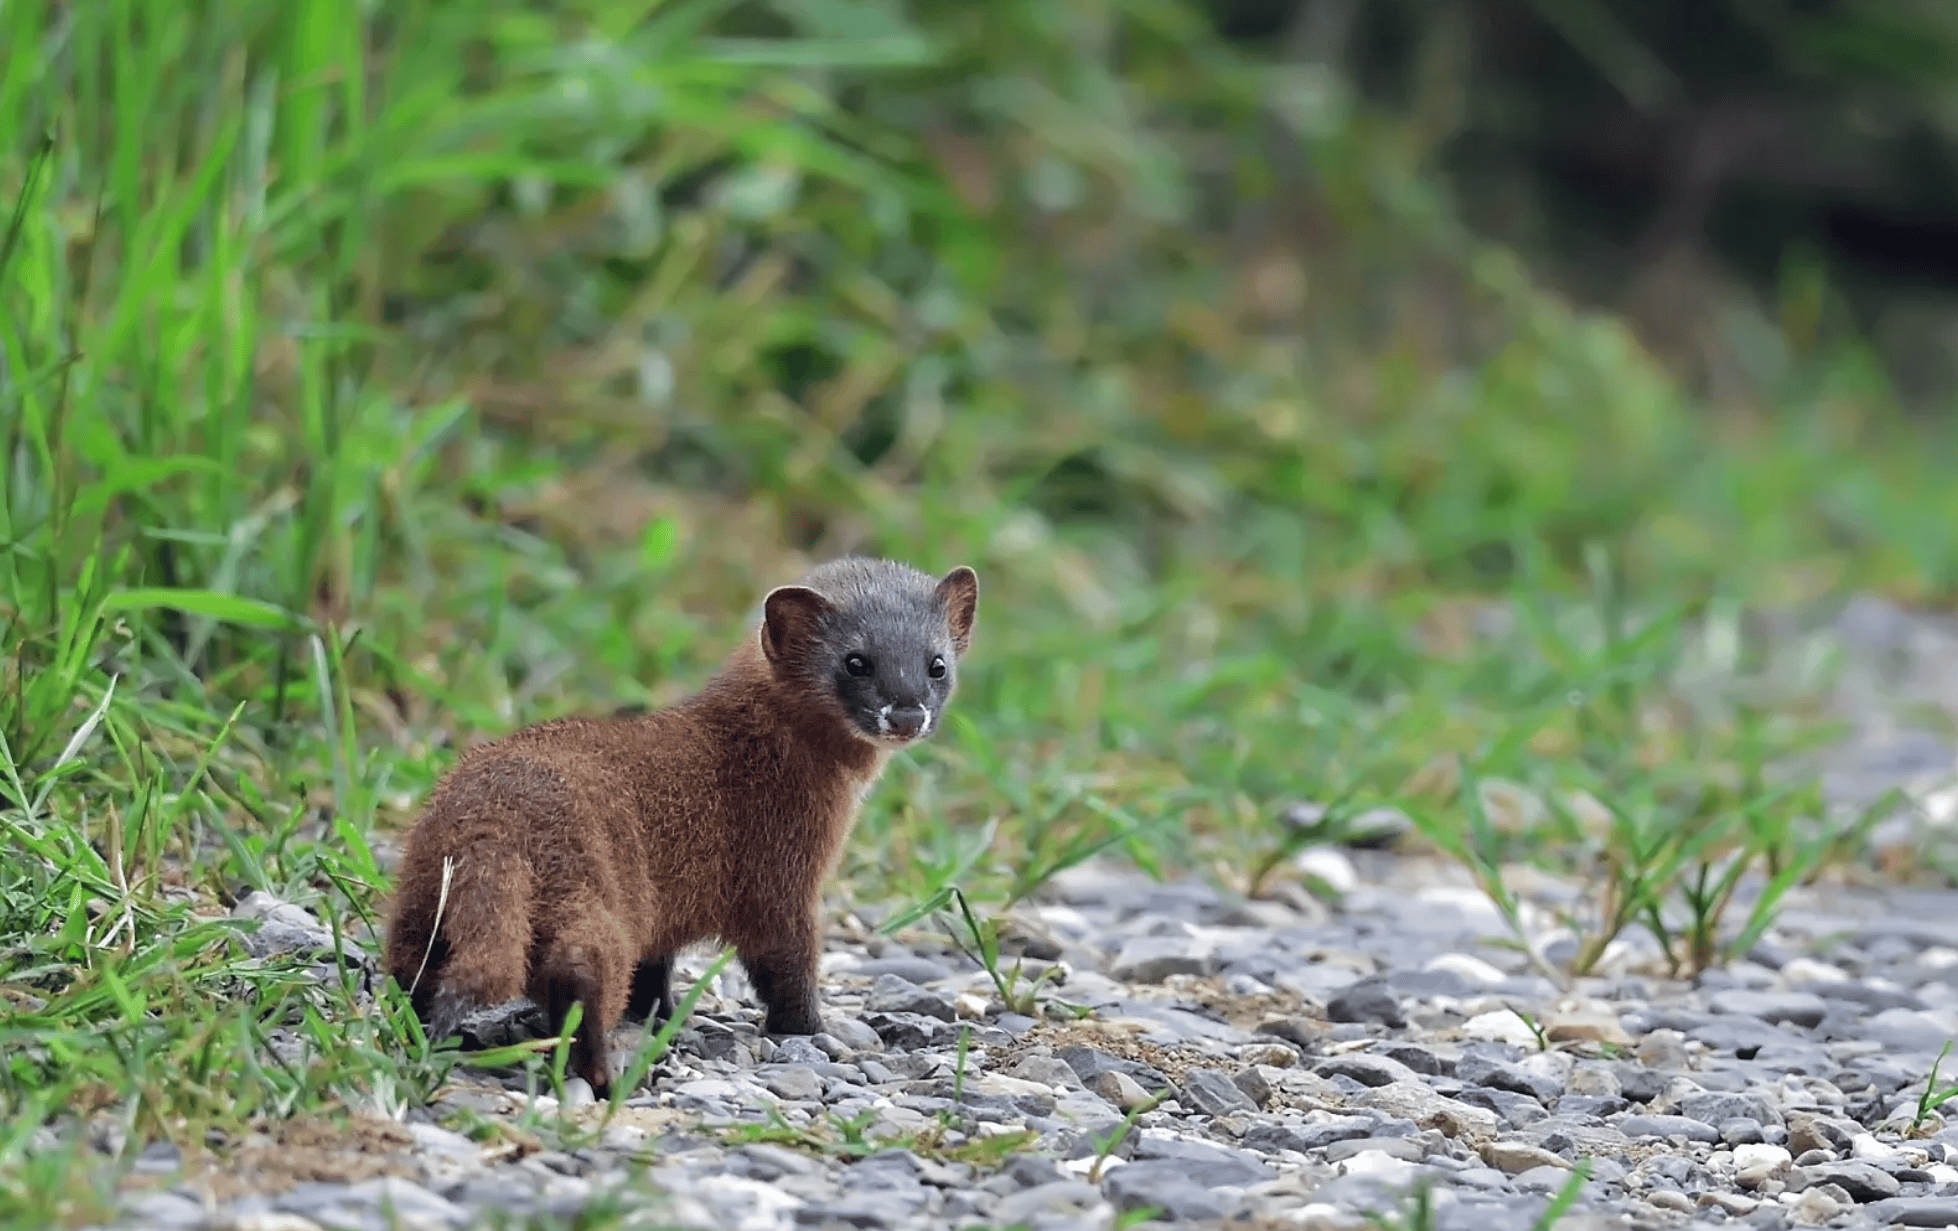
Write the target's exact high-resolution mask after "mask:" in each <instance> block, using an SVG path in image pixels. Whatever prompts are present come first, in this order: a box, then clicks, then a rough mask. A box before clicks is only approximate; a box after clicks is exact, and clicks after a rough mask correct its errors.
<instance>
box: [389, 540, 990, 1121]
mask: <svg viewBox="0 0 1958 1231" xmlns="http://www.w3.org/2000/svg"><path fill="white" fill-rule="evenodd" d="M978 602H979V578H978V576H977V574H975V573H974V572H973V571H972V570H971V569H970V568H966V567H964V566H960V567H958V568H955V569H953V570H952V571H951V572H949V573H947V574H945V576H944V577H942V578H933V577H931V576H929V575H927V574H925V573H921V572H919V571H918V570H916V569H914V568H911V567H909V566H908V565H903V564H898V563H895V562H893V561H889V560H871V559H861V558H846V559H841V560H835V561H831V562H830V563H827V564H823V565H820V566H818V567H817V568H815V569H814V570H813V571H811V572H810V573H809V574H808V575H807V576H806V577H804V578H803V579H802V581H801V582H800V583H799V584H796V585H792V586H783V587H780V588H778V589H776V590H773V591H771V592H770V593H769V594H768V596H767V598H766V599H765V600H764V601H763V604H762V620H761V624H760V627H759V628H758V629H757V630H756V632H755V635H754V636H752V637H751V638H749V639H747V640H746V641H744V643H743V644H741V645H740V646H739V647H738V648H736V649H735V650H734V652H733V653H732V654H730V655H729V656H728V658H727V661H726V662H725V663H723V664H722V666H721V668H720V670H719V672H718V673H717V674H715V675H714V676H713V678H712V679H710V680H709V681H708V682H707V684H706V685H705V686H704V687H703V688H702V689H701V690H700V691H699V692H698V693H696V694H694V695H693V696H691V697H689V698H687V699H686V700H684V701H681V702H680V703H678V704H677V705H674V706H671V707H670V708H667V709H663V710H658V711H655V712H652V713H649V714H643V715H640V716H637V717H631V718H611V719H579V718H567V719H559V720H557V721H553V722H545V723H541V724H539V725H537V726H532V727H527V728H524V729H523V730H520V731H517V732H515V733H514V734H511V735H508V736H505V737H503V738H502V739H499V740H496V741H495V742H493V743H489V744H486V745H483V746H482V747H480V748H477V749H474V750H472V751H471V752H469V753H467V754H465V755H464V756H463V757H462V758H461V759H460V761H459V762H458V763H457V764H456V766H455V767H454V768H453V769H452V770H451V771H450V772H449V773H448V774H447V775H446V776H445V777H444V778H443V780H442V781H441V782H440V783H439V784H437V786H436V788H435V790H434V791H433V792H432V793H431V795H430V796H429V799H428V803H427V805H426V806H425V807H424V809H423V811H422V814H421V817H420V819H419V820H418V821H417V822H416V824H415V826H414V828H413V830H412V831H411V832H410V834H409V836H408V840H407V844H406V849H405V851H404V852H403V856H402V860H401V867H400V876H399V887H398V891H397V893H396V898H395V904H394V910H393V918H392V921H391V924H390V926H389V928H388V933H387V943H386V955H385V961H386V966H387V970H388V972H389V973H390V974H391V975H392V976H393V977H394V979H395V981H396V982H397V983H399V984H400V985H401V986H402V987H403V988H404V989H406V990H407V991H408V995H409V1000H410V1002H411V1003H412V1004H413V1006H414V1010H415V1013H416V1014H417V1016H419V1017H420V1018H421V1020H422V1021H423V1022H424V1023H426V1024H427V1026H428V1029H429V1033H430V1034H431V1035H432V1036H433V1037H436V1038H444V1037H447V1036H448V1035H450V1034H453V1033H455V1031H456V1028H457V1026H458V1025H459V1024H460V1023H461V1021H462V1019H463V1018H464V1017H466V1016H467V1015H468V1014H469V1013H471V1012H473V1011H475V1010H477V1009H479V1008H484V1007H487V1006H490V1005H495V1004H501V1003H503V1002H505V1001H508V1000H513V999H516V998H517V997H518V996H522V995H528V996H529V997H530V998H531V999H532V1000H533V1001H535V1002H536V1003H537V1004H538V1005H539V1006H540V1007H542V1008H543V1010H544V1012H545V1013H546V1015H547V1016H548V1018H549V1020H550V1022H551V1026H552V1029H553V1030H554V1031H559V1032H561V1031H562V1029H563V1026H564V1021H565V1016H566V1013H567V1012H568V1011H569V1009H570V1007H571V1005H572V1003H573V1002H574V1001H575V1002H577V1003H578V1004H580V1005H582V1006H583V1010H584V1012H583V1017H582V1019H581V1022H580V1025H579V1027H578V1030H577V1033H576V1034H575V1035H574V1036H573V1038H572V1041H571V1052H570V1064H571V1071H573V1072H574V1073H576V1074H578V1075H579V1076H582V1077H584V1078H585V1080H587V1081H589V1082H590V1083H591V1085H592V1088H593V1090H594V1091H597V1092H604V1091H606V1090H607V1089H608V1088H609V1086H610V1084H611V1065H610V1062H609V1058H608V1056H607V1054H606V1045H605V1037H606V1032H607V1031H608V1030H609V1029H610V1028H611V1027H612V1026H613V1025H615V1024H616V1023H617V1022H618V1021H619V1019H620V1018H621V1017H622V1016H623V1015H625V1014H626V1013H628V1012H630V1013H631V1014H632V1015H633V1016H635V1017H639V1018H647V1017H651V1016H654V1015H657V1017H658V1018H661V1019H663V1018H665V1017H667V1016H669V1015H670V1014H671V1013H672V1012H673V1010H674V1002H673V993H672V986H671V980H672V973H673V957H674V954H675V953H676V952H678V951H679V950H680V949H682V948H684V947H685V946H687V945H690V944H693V943H695V942H697V941H702V940H708V939H718V940H720V941H722V942H724V943H727V944H731V945H733V946H734V948H735V951H736V955H737V956H738V957H739V959H740V961H741V964H742V966H743V968H744V969H745V970H746V971H747V973H748V978H749V981H750V982H751V983H752V984H753V986H754V990H755V993H756V995H757V996H758V997H759V998H760V1000H761V1002H762V1005H763V1007H764V1008H765V1010H766V1020H765V1022H764V1028H765V1029H766V1030H767V1031H768V1032H769V1033H771V1034H814V1033H815V1032H817V1031H818V1030H820V1029H821V1028H822V1021H821V1018H820V1016H819V1014H818V1011H817V998H816V958H817V955H818V952H819V950H820V947H821V936H820V927H819V922H818V918H817V905H818V893H819V891H820V889H821V887H822V883H823V880H824V879H825V877H827V876H828V874H829V872H830V870H831V868H832V867H833V866H834V864H835V862H836V857H837V854H838V852H839V850H840V848H841V847H842V844H843V840H844V837H845V836H846V835H847V834H848V833H849V831H850V827H851V826H852V825H853V824H854V823H855V821H856V816H857V811H858V808H859V806H860V805H861V803H862V801H863V798H864V796H865V795H866V794H867V793H868V792H869V790H870V787H871V786H872V784H874V783H875V782H876V780H877V778H878V776H879V774H881V773H882V771H883V768H884V763H885V761H886V759H887V758H888V757H889V755H890V753H891V752H892V751H893V750H895V749H899V748H903V747H906V746H908V745H910V744H912V743H915V742H917V741H919V740H921V739H923V738H925V737H926V736H927V735H929V734H930V733H931V732H932V731H933V730H934V729H935V728H936V727H937V726H938V723H939V717H940V715H941V714H942V713H943V712H944V708H945V703H946V701H947V700H949V699H950V697H951V695H952V689H953V687H954V685H955V683H956V682H957V666H958V662H959V659H960V658H961V657H962V656H963V655H964V654H965V651H966V648H967V646H968V645H969V644H970V641H971V636H972V622H973V616H974V613H975V612H976V610H977V607H978ZM445 860H447V861H449V862H450V879H449V884H448V890H447V895H446V900H444V895H443V876H444V873H443V864H444V861H445ZM438 904H439V906H440V909H439V911H438Z"/></svg>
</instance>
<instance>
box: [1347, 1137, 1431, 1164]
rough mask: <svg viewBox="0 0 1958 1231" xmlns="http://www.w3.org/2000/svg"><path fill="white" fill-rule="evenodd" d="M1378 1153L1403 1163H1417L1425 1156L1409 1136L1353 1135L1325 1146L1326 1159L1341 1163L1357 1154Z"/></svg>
mask: <svg viewBox="0 0 1958 1231" xmlns="http://www.w3.org/2000/svg"><path fill="white" fill-rule="evenodd" d="M1368 1153H1380V1154H1385V1155H1386V1156H1387V1157H1389V1158H1398V1159H1400V1160H1401V1161H1402V1162H1405V1163H1418V1162H1420V1161H1421V1160H1422V1159H1423V1158H1426V1157H1427V1151H1426V1150H1424V1149H1422V1148H1421V1143H1420V1142H1418V1141H1415V1140H1414V1139H1413V1138H1411V1137H1353V1138H1349V1139H1347V1140H1345V1141H1334V1142H1331V1143H1329V1144H1328V1145H1327V1146H1326V1161H1327V1162H1329V1163H1341V1162H1345V1161H1346V1160H1347V1159H1349V1158H1352V1157H1354V1156H1355V1155H1359V1154H1368Z"/></svg>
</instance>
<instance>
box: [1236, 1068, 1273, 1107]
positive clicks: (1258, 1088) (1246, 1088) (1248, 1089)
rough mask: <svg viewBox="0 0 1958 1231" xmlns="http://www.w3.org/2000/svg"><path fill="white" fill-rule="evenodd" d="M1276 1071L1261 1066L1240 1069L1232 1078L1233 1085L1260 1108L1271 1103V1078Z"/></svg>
mask: <svg viewBox="0 0 1958 1231" xmlns="http://www.w3.org/2000/svg"><path fill="white" fill-rule="evenodd" d="M1276 1072H1277V1070H1276V1069H1267V1068H1266V1067H1265V1066H1263V1065H1261V1064H1254V1065H1251V1066H1250V1067H1249V1068H1244V1069H1239V1070H1238V1072H1237V1074H1236V1075H1235V1076H1234V1077H1232V1078H1231V1084H1232V1085H1234V1086H1236V1087H1237V1088H1238V1089H1239V1090H1241V1091H1242V1092H1243V1093H1244V1097H1245V1098H1248V1099H1250V1100H1251V1102H1252V1103H1253V1104H1254V1105H1255V1106H1258V1107H1263V1106H1264V1105H1265V1104H1266V1103H1269V1102H1270V1101H1271V1078H1272V1075H1273V1074H1274V1073H1276Z"/></svg>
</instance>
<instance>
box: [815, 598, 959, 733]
mask: <svg viewBox="0 0 1958 1231" xmlns="http://www.w3.org/2000/svg"><path fill="white" fill-rule="evenodd" d="M851 623H856V624H858V625H859V627H858V628H856V629H852V630H849V632H851V633H854V634H855V635H854V636H850V635H847V634H846V635H845V636H844V637H842V638H840V639H839V644H838V649H837V652H836V657H835V661H834V662H833V663H831V664H830V670H831V675H830V679H831V681H832V682H833V683H834V685H835V687H836V697H837V700H839V701H840V702H842V704H843V712H844V713H846V714H848V715H849V717H850V721H851V723H852V724H854V725H855V727H856V729H857V733H858V734H860V735H862V736H863V737H864V738H865V739H867V740H870V741H871V742H872V743H876V744H882V745H883V746H885V747H887V748H901V747H903V746H904V745H906V744H909V743H912V742H914V741H916V740H921V739H923V738H925V736H927V735H930V734H931V733H932V731H934V730H936V729H937V727H938V718H939V715H940V714H942V713H944V712H945V702H946V701H947V700H948V699H949V698H950V697H951V695H952V687H953V685H954V684H955V683H956V682H957V679H958V655H957V654H956V653H955V652H954V650H953V647H952V637H951V633H950V632H949V631H948V630H947V629H946V628H945V618H944V616H943V615H942V614H939V613H938V612H931V613H929V614H928V615H927V614H926V613H919V615H918V616H915V617H912V618H911V619H907V620H904V621H903V622H902V623H896V624H894V623H891V622H888V617H887V618H886V619H882V620H880V619H877V618H876V617H875V616H872V617H871V618H869V619H865V620H862V621H851ZM934 624H935V625H937V627H936V628H933V627H932V625H934Z"/></svg>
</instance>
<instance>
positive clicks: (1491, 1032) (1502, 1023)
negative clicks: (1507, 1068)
mask: <svg viewBox="0 0 1958 1231" xmlns="http://www.w3.org/2000/svg"><path fill="white" fill-rule="evenodd" d="M1462 1033H1463V1034H1465V1035H1467V1036H1468V1037H1469V1038H1471V1039H1488V1040H1492V1041H1494V1042H1498V1043H1513V1044H1515V1045H1516V1046H1518V1047H1535V1046H1536V1045H1537V1041H1536V1032H1535V1031H1533V1030H1531V1029H1530V1027H1529V1025H1528V1024H1527V1023H1525V1022H1524V1021H1523V1019H1522V1018H1520V1017H1518V1016H1517V1015H1516V1014H1515V1013H1513V1012H1511V1011H1510V1010H1508V1009H1497V1010H1496V1011H1495V1012H1493V1013H1478V1014H1476V1015H1475V1016H1474V1017H1471V1018H1469V1019H1468V1020H1467V1021H1465V1022H1463V1023H1462Z"/></svg>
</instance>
